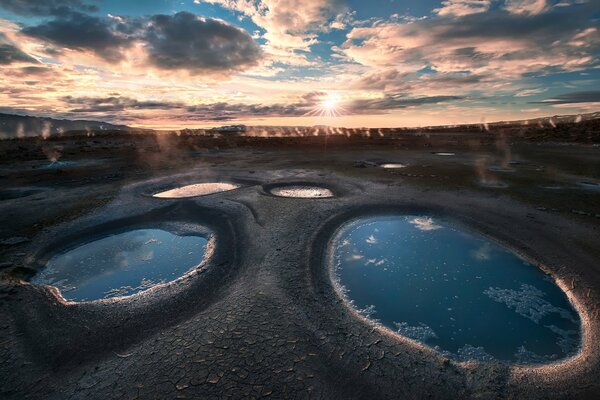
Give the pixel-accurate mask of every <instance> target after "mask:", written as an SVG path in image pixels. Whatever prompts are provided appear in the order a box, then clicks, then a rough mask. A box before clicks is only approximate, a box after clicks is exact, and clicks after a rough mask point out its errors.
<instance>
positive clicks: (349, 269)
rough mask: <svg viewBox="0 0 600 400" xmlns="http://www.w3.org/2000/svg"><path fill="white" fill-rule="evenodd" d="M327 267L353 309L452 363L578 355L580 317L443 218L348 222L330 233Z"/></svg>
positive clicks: (545, 282) (501, 253) (543, 279)
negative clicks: (335, 231) (333, 234)
mask: <svg viewBox="0 0 600 400" xmlns="http://www.w3.org/2000/svg"><path fill="white" fill-rule="evenodd" d="M332 260H333V263H334V264H333V266H332V278H333V280H334V283H335V286H336V287H337V289H338V291H339V293H340V295H341V296H342V297H344V298H345V299H346V300H348V301H350V303H351V304H352V306H353V307H354V308H355V309H356V310H358V311H359V312H361V313H362V314H363V315H365V316H367V317H368V318H371V319H373V320H376V321H378V322H379V323H381V324H382V325H384V326H386V327H387V328H389V329H392V330H394V331H396V332H398V333H399V334H400V335H403V336H407V337H409V338H412V339H414V340H417V341H419V342H422V343H425V344H427V345H430V346H432V347H434V348H436V349H437V350H439V351H441V352H442V353H444V354H446V355H447V356H450V357H452V358H455V359H459V360H469V359H478V360H484V361H491V360H502V361H511V362H518V363H544V362H549V361H553V360H557V359H561V358H565V357H568V356H570V355H573V354H574V353H576V351H577V349H578V347H579V343H580V340H581V332H580V320H579V315H578V314H577V312H576V311H575V309H574V308H573V306H572V305H571V303H570V302H569V300H568V298H567V296H566V294H565V293H564V292H563V291H562V290H561V289H560V288H559V287H558V286H557V285H556V284H555V283H554V281H553V280H552V279H551V278H550V277H549V276H547V275H546V274H544V273H543V272H542V271H541V270H540V269H539V268H537V267H535V266H533V265H530V264H529V263H527V262H526V261H524V260H523V259H521V258H519V257H518V256H516V255H515V254H514V253H512V252H511V251H509V250H507V249H505V248H503V247H501V246H499V245H498V244H496V243H495V242H492V241H489V240H487V239H485V238H483V237H481V236H478V235H475V234H473V233H471V232H468V231H466V230H462V229H460V228H459V227H458V226H455V225H453V224H451V223H449V222H447V221H445V220H443V219H438V218H432V217H429V216H412V215H401V216H382V217H365V218H362V219H358V220H355V221H353V222H350V223H348V224H347V225H345V226H343V227H342V228H341V229H340V230H339V231H338V233H337V235H336V237H335V238H334V240H333V246H332Z"/></svg>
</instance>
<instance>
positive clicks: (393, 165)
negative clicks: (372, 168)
mask: <svg viewBox="0 0 600 400" xmlns="http://www.w3.org/2000/svg"><path fill="white" fill-rule="evenodd" d="M379 166H380V167H381V168H386V169H398V168H406V167H407V165H406V164H401V163H384V164H380V165H379Z"/></svg>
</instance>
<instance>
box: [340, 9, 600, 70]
mask: <svg viewBox="0 0 600 400" xmlns="http://www.w3.org/2000/svg"><path fill="white" fill-rule="evenodd" d="M595 7H597V6H594V5H592V4H591V3H589V4H580V5H578V6H573V7H561V8H560V10H558V11H551V12H546V13H541V14H537V15H521V14H511V13H509V12H507V11H505V10H502V9H500V10H495V11H488V12H482V13H477V14H469V15H463V16H456V15H446V16H444V15H440V16H438V17H434V18H430V19H424V20H419V21H414V22H394V21H376V22H373V23H372V24H370V25H367V26H358V27H354V28H353V29H352V30H351V31H350V32H349V33H348V34H347V37H346V41H345V42H344V43H343V44H342V45H341V46H338V47H334V48H333V50H334V51H335V52H336V53H337V54H339V55H340V56H342V57H343V58H344V59H346V60H350V61H353V62H356V63H358V64H361V65H364V66H368V67H371V68H372V69H373V68H375V69H376V70H379V71H382V70H387V71H388V73H389V71H390V69H392V68H393V69H394V70H395V71H397V73H398V74H408V73H416V72H418V71H420V70H423V69H424V68H429V69H430V70H433V71H434V72H437V73H463V74H464V73H470V74H473V75H491V76H493V77H494V78H495V79H497V80H499V81H502V80H514V79H515V78H518V77H521V76H523V75H524V74H527V73H544V72H546V71H554V72H558V71H575V70H578V69H583V68H589V67H593V66H594V65H597V64H598V60H597V57H596V55H597V54H598V51H599V50H600V35H599V34H598V32H597V30H596V29H595V27H594V26H593V25H594V21H593V20H592V19H590V12H591V11H592V10H594V9H595Z"/></svg>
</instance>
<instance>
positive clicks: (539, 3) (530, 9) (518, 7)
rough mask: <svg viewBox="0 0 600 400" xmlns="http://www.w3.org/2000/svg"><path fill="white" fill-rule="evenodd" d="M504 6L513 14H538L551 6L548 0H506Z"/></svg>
mask: <svg viewBox="0 0 600 400" xmlns="http://www.w3.org/2000/svg"><path fill="white" fill-rule="evenodd" d="M504 8H505V9H506V10H507V11H508V12H509V13H511V14H519V15H537V14H541V13H543V12H545V11H547V10H548V9H549V8H550V7H549V6H548V3H547V1H546V0H506V3H505V6H504Z"/></svg>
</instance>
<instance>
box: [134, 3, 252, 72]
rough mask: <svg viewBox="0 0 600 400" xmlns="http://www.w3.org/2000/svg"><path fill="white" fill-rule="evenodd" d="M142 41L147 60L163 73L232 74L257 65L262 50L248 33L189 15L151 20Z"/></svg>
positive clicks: (222, 23)
mask: <svg viewBox="0 0 600 400" xmlns="http://www.w3.org/2000/svg"><path fill="white" fill-rule="evenodd" d="M149 22H150V24H149V27H148V29H147V31H146V32H145V35H144V40H145V41H146V43H147V45H148V59H149V61H150V63H151V64H153V65H155V66H157V67H159V68H162V69H186V70H188V71H190V72H202V71H206V70H216V71H222V70H225V71H232V70H240V69H245V68H247V67H250V66H254V65H256V64H257V63H258V61H259V59H260V57H261V50H260V47H259V46H258V44H257V43H256V42H255V41H254V40H253V39H252V37H251V36H250V35H248V33H247V32H245V31H243V30H242V29H240V28H237V27H235V26H233V25H230V24H228V23H226V22H224V21H221V20H218V19H212V18H202V17H198V16H196V15H194V14H191V13H188V12H179V13H177V14H175V15H173V16H170V15H155V16H153V17H151V18H150V21H149Z"/></svg>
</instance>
